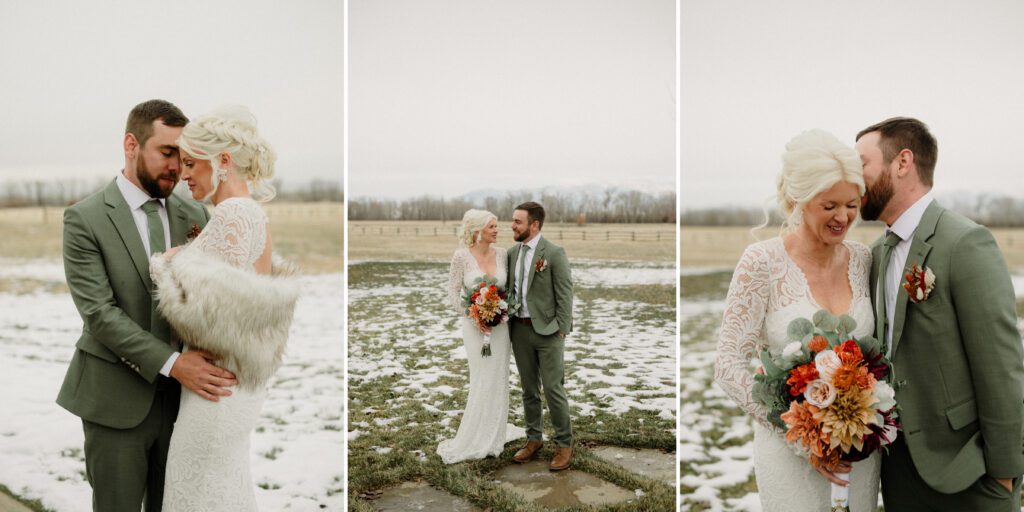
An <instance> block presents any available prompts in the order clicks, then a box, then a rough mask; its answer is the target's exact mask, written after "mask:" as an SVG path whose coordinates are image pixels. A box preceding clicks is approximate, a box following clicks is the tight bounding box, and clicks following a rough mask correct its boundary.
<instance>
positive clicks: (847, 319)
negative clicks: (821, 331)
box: [839, 315, 857, 336]
mask: <svg viewBox="0 0 1024 512" xmlns="http://www.w3.org/2000/svg"><path fill="white" fill-rule="evenodd" d="M856 329H857V321H856V320H854V319H853V317H852V316H850V315H843V316H841V317H839V330H840V331H842V332H845V333H846V335H847V336H849V335H850V333H852V332H853V331H854V330H856Z"/></svg>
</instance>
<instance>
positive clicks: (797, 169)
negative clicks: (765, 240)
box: [776, 129, 864, 232]
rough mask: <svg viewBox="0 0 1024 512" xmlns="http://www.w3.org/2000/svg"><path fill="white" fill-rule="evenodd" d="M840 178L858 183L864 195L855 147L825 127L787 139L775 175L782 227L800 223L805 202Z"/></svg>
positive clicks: (794, 226) (785, 228)
mask: <svg viewBox="0 0 1024 512" xmlns="http://www.w3.org/2000/svg"><path fill="white" fill-rule="evenodd" d="M840 181H847V182H849V183H853V184H854V185H857V190H858V191H859V192H860V194H861V195H862V196H863V195H864V170H863V168H862V164H861V161H860V156H859V155H858V154H857V152H856V151H854V150H853V149H851V148H850V147H849V146H847V145H845V144H843V143H842V142H840V141H839V139H837V138H836V137H835V135H832V134H831V133H828V132H826V131H824V130H817V129H815V130H808V131H806V132H803V133H801V134H800V135H797V136H796V137H794V138H793V140H791V141H789V143H787V144H786V152H785V153H783V154H782V170H781V171H779V176H778V178H777V179H776V186H777V194H776V201H777V203H778V207H779V209H780V210H781V211H782V214H783V216H784V217H785V218H786V220H785V222H783V224H782V231H783V232H787V231H791V230H793V229H794V228H796V227H797V226H799V225H800V224H801V223H802V222H803V209H804V206H805V205H806V204H807V202H808V201H810V200H811V199H813V198H814V196H816V195H818V194H820V193H822V192H824V191H826V190H828V189H830V188H832V186H833V185H835V184H836V183H839V182H840Z"/></svg>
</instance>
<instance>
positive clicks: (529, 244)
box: [523, 233, 540, 251]
mask: <svg viewBox="0 0 1024 512" xmlns="http://www.w3.org/2000/svg"><path fill="white" fill-rule="evenodd" d="M539 243H540V233H537V236H535V237H533V240H530V241H529V242H526V243H525V244H523V245H525V246H527V247H529V248H530V250H531V251H532V250H535V249H536V248H537V244H539Z"/></svg>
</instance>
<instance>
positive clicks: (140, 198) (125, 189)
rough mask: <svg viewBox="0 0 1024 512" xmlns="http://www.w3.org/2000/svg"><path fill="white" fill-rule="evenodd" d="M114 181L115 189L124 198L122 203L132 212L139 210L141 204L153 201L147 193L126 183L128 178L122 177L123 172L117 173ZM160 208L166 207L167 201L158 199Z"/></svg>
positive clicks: (130, 183)
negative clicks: (115, 183) (126, 204)
mask: <svg viewBox="0 0 1024 512" xmlns="http://www.w3.org/2000/svg"><path fill="white" fill-rule="evenodd" d="M115 181H116V182H117V188H118V189H119V190H120V191H121V195H122V196H124V201H125V202H126V203H128V207H129V208H131V209H132V210H137V209H139V208H141V207H142V205H143V204H145V203H146V202H147V201H150V200H152V199H153V198H152V197H151V196H150V195H149V193H148V192H146V191H145V190H142V189H141V188H139V187H138V186H136V185H135V184H134V183H132V182H130V181H128V178H126V177H125V176H124V170H122V171H121V172H119V173H117V179H116V180H115ZM160 206H163V207H166V206H167V199H160Z"/></svg>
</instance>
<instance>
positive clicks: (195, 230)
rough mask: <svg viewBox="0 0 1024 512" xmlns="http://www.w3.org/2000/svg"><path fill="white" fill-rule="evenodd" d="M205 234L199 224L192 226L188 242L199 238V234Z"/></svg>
mask: <svg viewBox="0 0 1024 512" xmlns="http://www.w3.org/2000/svg"><path fill="white" fill-rule="evenodd" d="M202 232H203V228H201V227H199V224H195V223H193V224H192V227H191V228H190V229H189V230H188V241H189V242H191V241H192V240H195V239H196V237H198V236H199V233H202Z"/></svg>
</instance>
